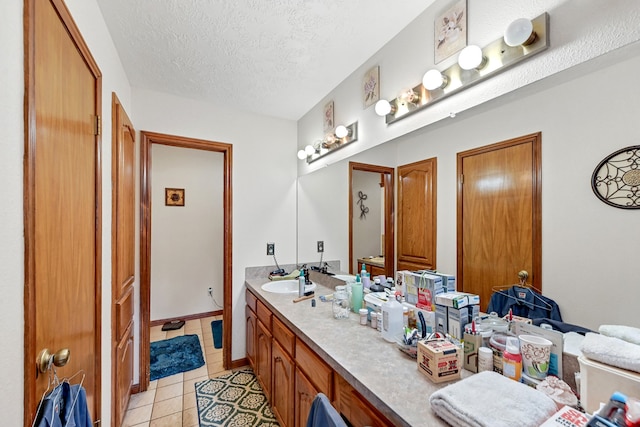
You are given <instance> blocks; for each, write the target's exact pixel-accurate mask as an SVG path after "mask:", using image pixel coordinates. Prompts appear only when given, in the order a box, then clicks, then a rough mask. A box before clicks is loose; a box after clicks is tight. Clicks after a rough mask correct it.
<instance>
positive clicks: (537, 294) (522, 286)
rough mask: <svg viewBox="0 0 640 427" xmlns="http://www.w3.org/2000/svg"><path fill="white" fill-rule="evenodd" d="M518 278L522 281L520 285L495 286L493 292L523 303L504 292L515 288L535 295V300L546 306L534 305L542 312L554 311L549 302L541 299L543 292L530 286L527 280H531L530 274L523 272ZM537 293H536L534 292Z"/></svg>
mask: <svg viewBox="0 0 640 427" xmlns="http://www.w3.org/2000/svg"><path fill="white" fill-rule="evenodd" d="M518 278H519V279H520V282H519V283H518V284H515V285H496V286H493V287H492V288H491V290H492V291H493V292H494V293H497V294H500V295H504V296H506V297H507V298H511V299H515V300H517V301H521V299H520V298H516V297H514V296H512V295H509V294H508V293H507V292H504V291H505V290H508V289H512V288H515V290H516V292H517V291H518V289H524V290H526V291H528V292H531V294H532V295H533V298H534V300H538V301H540V302H541V303H542V304H544V306H540V305H537V304H532V305H533V306H534V307H535V308H539V309H541V310H547V311H552V310H553V307H552V306H551V304H549V303H548V302H547V301H545V300H544V299H542V298H541V296H540V295H541V294H542V292H540V290H539V289H538V288H536V287H535V286H532V285H530V284H528V283H527V279H528V278H529V273H527V271H525V270H522V271H520V272H519V273H518ZM533 291H535V292H533Z"/></svg>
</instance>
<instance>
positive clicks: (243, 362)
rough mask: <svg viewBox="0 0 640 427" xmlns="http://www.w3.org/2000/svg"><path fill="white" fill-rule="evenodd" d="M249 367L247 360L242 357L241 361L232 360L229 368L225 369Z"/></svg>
mask: <svg viewBox="0 0 640 427" xmlns="http://www.w3.org/2000/svg"><path fill="white" fill-rule="evenodd" d="M248 365H249V359H247V358H246V357H243V358H242V359H238V360H232V361H231V367H229V368H227V369H238V368H243V367H245V366H248Z"/></svg>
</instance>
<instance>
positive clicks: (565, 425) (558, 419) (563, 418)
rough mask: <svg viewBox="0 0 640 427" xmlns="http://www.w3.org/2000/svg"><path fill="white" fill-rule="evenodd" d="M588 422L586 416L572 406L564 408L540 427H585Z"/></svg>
mask: <svg viewBox="0 0 640 427" xmlns="http://www.w3.org/2000/svg"><path fill="white" fill-rule="evenodd" d="M588 422H589V417H588V416H587V415H586V414H583V413H582V412H580V411H578V410H577V409H575V408H572V407H570V406H563V407H562V409H560V410H559V411H558V412H556V413H555V414H553V416H552V417H551V418H549V419H548V420H547V421H545V422H544V424H542V425H541V426H540V427H585V426H586V425H587V423H588Z"/></svg>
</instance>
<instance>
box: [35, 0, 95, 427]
mask: <svg viewBox="0 0 640 427" xmlns="http://www.w3.org/2000/svg"><path fill="white" fill-rule="evenodd" d="M25 22H26V23H27V26H26V31H25V37H26V38H27V45H26V46H27V52H26V53H25V57H26V64H25V80H26V82H27V87H26V91H27V100H26V103H27V107H26V109H25V111H26V113H25V122H26V145H25V207H24V212H25V259H26V262H25V347H26V348H25V409H24V413H25V416H24V422H25V425H31V422H32V420H33V417H34V415H35V410H36V408H37V406H38V403H39V401H40V398H41V396H42V394H43V392H44V391H45V390H46V389H47V386H48V376H47V375H46V374H44V375H43V374H40V375H39V376H37V377H36V375H37V374H36V372H37V370H36V364H35V361H36V357H37V355H38V354H39V353H40V351H41V350H42V349H44V348H47V349H49V350H50V351H52V352H55V351H57V350H59V349H62V348H67V349H69V351H70V358H69V361H68V363H67V364H66V365H65V366H63V367H61V368H58V369H57V374H58V377H59V378H60V379H63V378H69V377H72V376H73V379H72V381H71V382H72V383H79V382H80V381H81V379H82V376H83V375H84V383H83V385H84V387H85V389H86V392H87V400H88V405H89V411H90V414H91V417H92V419H93V420H94V421H96V420H97V419H99V417H100V329H101V324H100V318H101V312H100V304H101V293H100V276H101V263H100V259H101V250H100V247H101V217H100V212H101V196H100V194H101V193H100V186H101V181H100V173H101V171H100V137H99V125H98V123H99V120H98V117H99V112H100V107H99V106H100V103H101V99H100V93H101V79H100V71H99V69H98V67H97V65H96V64H95V62H94V61H93V58H92V57H91V54H90V53H89V51H88V49H87V47H86V45H85V44H84V42H83V41H82V37H81V36H80V34H79V32H78V30H77V28H76V27H75V26H74V24H73V20H72V19H71V16H70V15H69V12H68V10H67V9H66V7H65V6H64V4H63V3H62V1H61V0H51V1H49V0H30V1H25ZM81 371H82V372H81ZM76 374H78V375H76ZM74 375H75V376H74Z"/></svg>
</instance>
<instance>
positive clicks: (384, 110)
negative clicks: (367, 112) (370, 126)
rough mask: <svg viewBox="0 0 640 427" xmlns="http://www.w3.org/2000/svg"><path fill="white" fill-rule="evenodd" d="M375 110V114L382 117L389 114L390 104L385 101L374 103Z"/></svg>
mask: <svg viewBox="0 0 640 427" xmlns="http://www.w3.org/2000/svg"><path fill="white" fill-rule="evenodd" d="M374 108H375V110H376V114H377V115H379V116H381V117H384V116H386V115H387V114H389V113H390V112H391V104H390V103H389V101H387V100H386V99H381V100H380V101H378V102H376V106H375V107H374Z"/></svg>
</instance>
